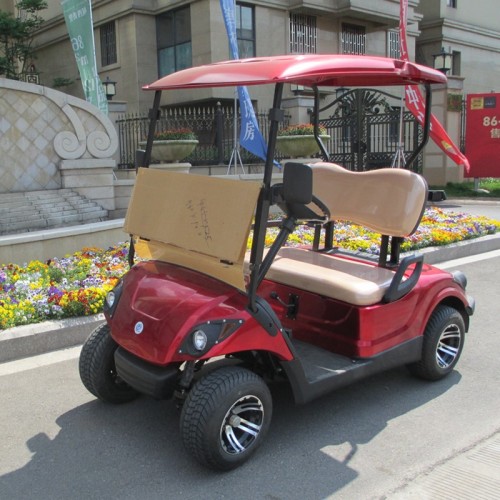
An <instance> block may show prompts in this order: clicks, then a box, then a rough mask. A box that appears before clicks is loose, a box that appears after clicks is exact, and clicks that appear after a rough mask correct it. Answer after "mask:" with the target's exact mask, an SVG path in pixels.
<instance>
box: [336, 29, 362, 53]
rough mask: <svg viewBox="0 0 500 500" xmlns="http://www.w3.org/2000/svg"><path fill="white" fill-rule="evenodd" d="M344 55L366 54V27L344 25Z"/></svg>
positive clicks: (342, 38) (342, 42) (342, 41)
mask: <svg viewBox="0 0 500 500" xmlns="http://www.w3.org/2000/svg"><path fill="white" fill-rule="evenodd" d="M341 44H342V53H343V54H361V55H363V54H365V53H366V31H365V27H364V26H358V25H357V24H347V23H342V35H341Z"/></svg>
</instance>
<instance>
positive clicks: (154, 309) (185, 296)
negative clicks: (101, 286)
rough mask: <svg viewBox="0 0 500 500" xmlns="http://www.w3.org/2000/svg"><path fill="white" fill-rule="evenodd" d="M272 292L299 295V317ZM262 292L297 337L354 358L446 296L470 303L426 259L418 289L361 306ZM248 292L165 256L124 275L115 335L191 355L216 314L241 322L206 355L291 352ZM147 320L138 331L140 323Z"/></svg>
mask: <svg viewBox="0 0 500 500" xmlns="http://www.w3.org/2000/svg"><path fill="white" fill-rule="evenodd" d="M271 292H276V293H277V294H278V295H279V297H282V298H283V299H286V298H287V297H288V296H289V294H294V295H297V296H298V297H299V306H298V314H297V316H296V318H294V319H289V318H287V317H286V308H285V307H284V306H283V305H282V304H280V303H279V302H278V301H277V300H276V299H273V298H271ZM259 295H260V296H261V297H263V298H264V299H266V300H267V301H268V302H269V303H270V304H271V306H272V308H273V309H274V311H275V312H276V314H277V316H278V318H279V319H280V321H281V322H282V325H283V326H284V327H285V328H287V329H290V330H291V331H292V332H293V337H294V338H296V339H298V340H303V341H305V342H308V343H311V344H315V345H317V346H319V347H323V348H324V349H327V350H330V351H332V352H335V353H338V354H342V355H345V356H349V357H354V358H358V357H362V358H367V357H371V356H374V355H376V354H379V353H381V352H383V351H385V350H387V349H390V348H392V347H395V346H397V345H399V344H401V343H402V342H404V341H406V340H410V339H412V338H414V337H417V336H419V335H422V334H423V331H424V328H425V325H426V323H427V321H428V318H429V316H430V314H431V313H432V311H433V310H434V308H435V307H436V305H437V304H438V303H439V302H441V301H442V300H443V299H445V298H447V297H450V296H452V297H456V298H457V299H458V300H460V301H461V302H462V303H464V301H465V297H464V292H463V290H462V289H461V288H460V287H459V286H458V285H457V284H456V283H455V282H453V280H452V277H451V275H450V274H449V273H448V272H445V271H441V270H439V269H436V268H434V267H432V266H429V265H425V266H424V269H423V271H422V274H421V277H420V280H419V282H418V284H417V285H416V286H415V288H414V289H413V290H412V291H411V292H410V293H409V294H407V295H406V296H405V297H403V298H402V299H400V300H398V301H395V302H392V303H389V304H377V305H373V306H366V307H358V306H352V305H350V304H346V303H344V302H341V301H337V300H334V299H331V298H327V297H322V296H319V295H316V294H313V293H310V292H307V291H304V290H300V289H296V288H293V287H289V286H285V285H281V284H277V283H274V282H271V281H268V280H265V281H264V282H263V283H262V285H261V286H260V288H259ZM247 303H248V298H247V297H246V295H245V294H242V293H241V292H239V291H237V290H235V289H234V288H232V287H231V286H229V285H226V284H224V283H222V282H219V281H217V280H215V279H213V278H210V277H208V276H206V275H203V274H200V273H198V272H195V271H192V270H189V269H186V268H182V267H179V266H175V265H172V264H167V263H163V262H155V261H150V262H145V263H140V264H137V265H136V266H134V267H133V268H132V269H131V270H130V271H129V273H128V274H127V275H126V276H125V278H124V284H123V292H122V295H121V298H120V301H119V303H118V306H117V308H116V310H115V311H114V314H113V317H112V318H108V321H109V322H110V325H111V331H112V336H113V338H114V339H115V340H116V342H118V343H119V344H120V345H121V346H122V347H124V348H125V349H127V350H128V351H130V352H132V353H133V354H136V355H137V356H139V357H140V358H142V359H144V360H146V361H148V362H151V363H153V364H156V365H166V364H168V363H173V362H182V361H186V360H189V359H193V357H192V356H189V355H188V354H181V353H179V348H180V346H181V344H182V342H183V341H184V339H185V337H186V335H187V334H188V333H189V332H190V331H192V329H193V328H194V327H196V326H197V325H199V324H202V323H205V322H207V321H215V320H218V319H226V320H232V319H235V320H242V326H240V327H239V328H238V329H237V330H236V331H235V332H234V333H233V334H232V335H230V336H229V337H228V338H227V339H226V340H224V341H222V342H220V343H218V344H216V345H215V346H214V347H213V348H212V349H211V350H210V351H208V352H207V353H206V354H205V355H204V356H201V358H211V357H215V356H220V355H225V354H231V353H235V352H240V351H249V350H261V351H268V352H271V353H273V354H274V355H276V356H277V357H278V358H280V359H283V360H291V359H293V356H292V354H291V352H290V350H289V348H288V345H287V343H286V341H285V339H284V337H283V335H281V334H278V335H275V336H272V335H270V334H269V333H268V332H266V331H265V330H264V328H263V327H262V326H261V325H260V324H259V323H258V321H257V320H256V319H255V318H254V317H253V316H252V315H251V314H250V313H249V312H248V310H247V309H246V307H247ZM138 321H141V322H142V323H143V325H144V327H143V330H142V332H141V333H140V334H136V333H134V326H135V324H136V323H137V322H138Z"/></svg>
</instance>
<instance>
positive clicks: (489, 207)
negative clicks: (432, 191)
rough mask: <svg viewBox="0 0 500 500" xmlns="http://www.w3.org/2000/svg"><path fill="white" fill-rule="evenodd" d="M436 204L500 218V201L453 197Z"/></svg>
mask: <svg viewBox="0 0 500 500" xmlns="http://www.w3.org/2000/svg"><path fill="white" fill-rule="evenodd" d="M436 206H437V207H441V208H443V209H444V210H449V211H453V212H466V213H469V214H472V215H484V216H486V217H490V218H491V219H496V220H500V201H491V200H490V201H488V200H486V199H485V200H479V201H477V200H460V199H453V200H446V201H443V202H439V203H436Z"/></svg>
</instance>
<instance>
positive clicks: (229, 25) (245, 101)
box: [220, 0, 267, 160]
mask: <svg viewBox="0 0 500 500" xmlns="http://www.w3.org/2000/svg"><path fill="white" fill-rule="evenodd" d="M220 7H221V10H222V16H223V17H224V23H225V25H226V31H227V36H228V38H229V48H230V50H231V56H232V58H233V59H238V58H239V54H238V40H237V37H236V15H235V11H234V0H220ZM238 98H239V101H240V109H241V130H240V144H241V145H242V146H243V147H244V148H245V149H246V150H248V151H250V153H253V154H254V155H255V156H258V157H259V158H262V159H264V160H265V159H266V156H267V145H266V141H265V140H264V138H263V137H262V134H261V133H260V130H259V125H258V123H257V117H256V116H255V111H254V109H253V105H252V101H251V100H250V95H249V94H248V90H247V88H246V87H238Z"/></svg>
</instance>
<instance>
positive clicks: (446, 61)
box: [432, 47, 453, 75]
mask: <svg viewBox="0 0 500 500" xmlns="http://www.w3.org/2000/svg"><path fill="white" fill-rule="evenodd" d="M432 57H433V58H434V69H437V70H438V71H441V73H444V74H445V75H446V73H448V71H450V69H451V67H452V63H453V54H452V53H451V51H450V49H448V52H446V50H445V48H444V47H441V52H439V54H433V56H432Z"/></svg>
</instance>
